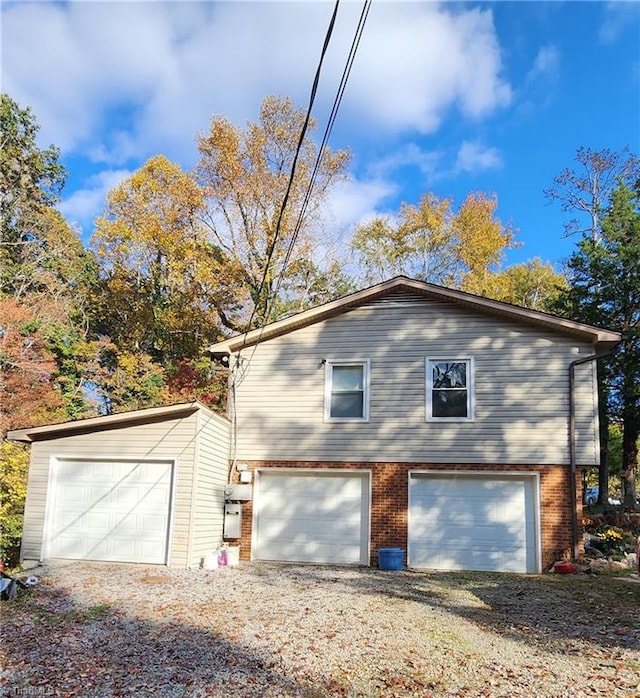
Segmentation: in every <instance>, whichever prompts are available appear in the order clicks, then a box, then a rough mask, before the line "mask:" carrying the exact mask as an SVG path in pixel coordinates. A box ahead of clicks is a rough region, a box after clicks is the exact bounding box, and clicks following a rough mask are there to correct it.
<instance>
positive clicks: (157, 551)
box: [46, 460, 173, 564]
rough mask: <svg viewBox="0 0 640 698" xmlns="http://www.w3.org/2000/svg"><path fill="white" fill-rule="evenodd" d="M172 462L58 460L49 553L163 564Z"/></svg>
mask: <svg viewBox="0 0 640 698" xmlns="http://www.w3.org/2000/svg"><path fill="white" fill-rule="evenodd" d="M172 468H173V465H172V463H171V462H159V461H153V462H152V461H145V462H132V461H87V460H84V461H79V460H58V461H57V462H56V463H55V466H54V469H53V476H52V483H51V487H52V497H51V513H50V515H49V530H48V536H47V539H48V547H47V553H46V554H47V557H50V558H67V559H76V560H108V561H112V562H143V563H157V564H164V563H166V561H167V542H168V532H169V512H170V504H171V476H172Z"/></svg>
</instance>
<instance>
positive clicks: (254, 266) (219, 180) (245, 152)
mask: <svg viewBox="0 0 640 698" xmlns="http://www.w3.org/2000/svg"><path fill="white" fill-rule="evenodd" d="M304 120H305V113H304V112H303V111H301V110H298V109H295V108H294V106H293V105H292V103H291V101H290V100H289V99H288V98H284V99H281V98H278V97H267V98H266V99H264V101H263V102H262V106H261V109H260V118H259V122H258V123H249V124H248V125H247V128H246V129H245V130H241V129H239V128H238V127H236V126H234V125H233V124H232V123H231V122H230V121H228V120H227V119H225V118H223V117H219V116H216V117H214V118H213V120H212V122H211V128H210V130H209V132H208V133H207V134H205V135H202V136H201V137H200V139H199V143H198V149H199V151H200V160H199V163H198V166H197V168H196V171H195V175H196V177H197V180H198V182H199V183H200V184H201V186H202V187H203V190H204V193H205V197H206V204H207V207H206V224H207V226H208V228H209V230H210V232H211V236H212V242H213V243H214V244H215V245H216V246H217V247H218V248H219V249H220V250H221V251H222V253H223V254H224V256H225V259H226V262H227V268H228V270H229V273H230V276H231V278H232V279H233V281H234V282H235V284H236V292H237V295H236V297H237V299H238V302H239V303H242V304H244V305H245V308H246V312H245V315H244V322H248V318H249V317H253V319H254V324H259V323H261V322H262V321H263V320H265V319H273V317H272V315H273V308H274V307H277V305H274V303H273V301H274V300H275V295H276V292H277V291H278V288H279V285H280V284H282V283H285V284H286V281H287V272H288V269H289V264H290V263H291V262H294V261H296V260H298V261H300V260H307V261H308V260H309V259H312V258H313V250H314V246H315V242H314V236H313V235H312V234H311V233H312V232H313V233H314V235H315V239H316V240H317V238H318V235H319V231H320V230H321V221H322V213H323V211H322V207H323V203H324V200H325V197H326V195H327V194H328V192H329V190H330V189H331V187H332V186H333V185H334V184H336V183H337V182H338V181H340V180H341V179H344V178H345V177H346V168H347V164H348V161H349V155H348V153H347V152H346V151H338V152H332V151H331V150H330V149H328V148H327V149H325V150H324V151H323V154H322V157H321V158H320V159H319V161H317V155H318V153H317V147H316V145H315V144H314V142H313V141H312V140H311V138H309V137H305V138H304V139H303V140H302V142H301V144H300V148H298V145H299V141H300V135H301V133H302V128H303V124H304ZM314 129H315V122H314V121H313V119H312V120H310V122H309V132H312V131H313V130H314ZM294 162H296V167H295V175H294V176H293V178H292V179H291V173H292V169H293V165H294ZM316 164H317V167H316ZM312 179H313V181H314V185H313V188H312V189H310V184H311V181H312ZM285 200H286V206H284V207H283V204H284V202H285ZM229 319H230V318H229ZM227 326H228V327H231V329H234V330H240V329H245V328H244V327H243V326H242V322H234V323H229V322H228V323H227Z"/></svg>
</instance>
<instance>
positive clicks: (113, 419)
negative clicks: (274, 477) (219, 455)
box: [7, 400, 228, 443]
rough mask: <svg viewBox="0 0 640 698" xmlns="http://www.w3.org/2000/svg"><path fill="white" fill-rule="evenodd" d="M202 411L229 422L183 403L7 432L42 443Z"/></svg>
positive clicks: (15, 437)
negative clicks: (62, 437)
mask: <svg viewBox="0 0 640 698" xmlns="http://www.w3.org/2000/svg"><path fill="white" fill-rule="evenodd" d="M198 410H203V411H204V412H206V413H208V414H209V415H210V416H213V417H217V418H219V419H222V420H224V421H228V420H227V418H226V417H223V416H222V415H219V414H217V413H216V412H214V411H213V410H211V409H209V407H207V406H206V405H204V404H202V403H201V402H199V401H198V400H192V401H191V402H183V403H179V404H177V405H165V406H164V407H147V408H145V409H141V410H132V411H130V412H119V413H118V414H109V415H103V416H101V417H89V418H88V419H77V420H75V421H73V422H61V423H58V424H45V425H43V426H40V427H28V428H26V429H13V430H12V431H8V432H7V439H8V440H9V441H23V442H25V443H31V442H32V441H41V440H44V439H55V438H57V437H59V436H70V435H71V434H81V433H86V432H89V431H101V430H106V429H118V428H120V427H124V426H132V425H134V424H148V423H150V422H159V421H163V420H165V419H175V418H180V417H187V416H189V415H190V414H193V413H194V412H197V411H198Z"/></svg>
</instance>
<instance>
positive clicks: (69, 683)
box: [0, 563, 640, 698]
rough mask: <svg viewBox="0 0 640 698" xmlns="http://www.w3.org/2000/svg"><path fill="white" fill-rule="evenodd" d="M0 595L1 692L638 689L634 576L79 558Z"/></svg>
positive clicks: (583, 693) (625, 693) (639, 638)
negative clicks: (177, 566) (3, 598)
mask: <svg viewBox="0 0 640 698" xmlns="http://www.w3.org/2000/svg"><path fill="white" fill-rule="evenodd" d="M35 573H36V575H37V576H38V578H39V583H38V584H37V585H36V586H35V587H34V588H32V589H30V590H21V591H20V592H19V595H18V598H17V599H15V600H13V601H10V602H3V603H2V606H1V608H0V610H1V611H2V620H1V623H2V649H1V652H2V656H1V659H2V673H1V675H0V676H1V681H2V683H1V688H2V692H3V695H5V696H64V697H65V698H67V697H68V698H75V697H77V698H109V697H111V696H113V697H120V696H136V697H143V698H144V697H146V696H161V697H162V698H165V697H167V698H175V697H180V698H189V697H191V698H206V697H208V696H220V697H224V698H227V697H231V698H233V697H235V696H243V697H244V696H259V697H260V698H271V697H275V696H300V697H302V698H328V697H330V696H354V697H355V696H361V697H363V698H368V697H380V698H387V697H394V696H420V697H421V698H445V697H447V698H448V697H457V698H462V697H467V698H480V697H488V698H502V697H504V698H507V697H509V698H516V697H517V696H526V697H527V698H531V697H532V696H536V697H538V696H541V697H543V698H544V697H547V698H561V697H563V698H583V697H584V698H587V697H588V698H593V697H594V696H603V697H605V696H606V697H607V698H618V697H619V698H622V697H629V696H640V584H639V583H638V580H637V577H636V578H635V579H634V578H632V577H627V578H624V579H620V578H614V577H610V576H604V575H603V576H595V575H587V574H580V575H553V574H546V575H506V574H489V573H487V574H484V573H469V572H460V573H435V572H434V573H429V572H412V571H402V572H383V571H380V570H375V569H369V568H357V569H354V568H346V567H324V566H303V565H276V564H260V563H243V564H241V565H240V566H239V567H233V568H231V567H229V568H222V569H218V570H213V571H204V570H192V571H180V570H169V569H166V568H162V567H152V566H142V565H107V564H87V563H78V564H72V565H66V566H63V567H56V568H49V569H40V570H36V571H35Z"/></svg>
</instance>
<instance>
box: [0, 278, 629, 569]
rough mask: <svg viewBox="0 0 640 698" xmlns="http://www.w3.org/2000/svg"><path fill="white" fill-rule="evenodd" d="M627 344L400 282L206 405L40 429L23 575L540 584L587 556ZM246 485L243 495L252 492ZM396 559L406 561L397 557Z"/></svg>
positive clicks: (252, 352) (237, 345) (255, 361)
mask: <svg viewBox="0 0 640 698" xmlns="http://www.w3.org/2000/svg"><path fill="white" fill-rule="evenodd" d="M619 341H620V335H619V334H618V333H616V332H612V331H609V330H605V329H602V328H598V327H593V326H590V325H585V324H582V323H577V322H572V321H570V320H565V319H561V318H558V317H555V316H552V315H548V314H545V313H541V312H536V311H531V310H526V309H523V308H520V307H516V306H513V305H509V304H506V303H500V302H497V301H492V300H488V299H486V298H481V297H478V296H474V295H471V294H467V293H463V292H460V291H455V290H451V289H446V288H443V287H440V286H434V285H431V284H427V283H423V282H418V281H415V280H412V279H408V278H405V277H397V278H394V279H391V280H390V281H387V282H384V283H381V284H378V285H376V286H373V287H371V288H368V289H364V290H362V291H359V292H357V293H353V294H351V295H348V296H345V297H343V298H340V299H338V300H336V301H332V302H330V303H326V304H324V305H322V306H319V307H317V308H314V309H312V310H308V311H305V312H302V313H298V314H296V315H294V316H292V317H289V318H286V319H283V320H280V321H278V322H274V323H272V324H270V325H267V326H266V327H263V328H261V329H259V330H255V331H252V332H249V333H247V334H244V335H239V336H236V337H232V338H230V339H228V340H226V341H224V342H220V343H218V344H215V345H213V346H211V347H209V352H210V354H211V356H212V359H213V360H217V361H222V363H223V364H224V365H228V366H229V394H228V400H227V403H228V415H227V417H222V416H220V415H217V414H215V413H213V412H212V411H211V410H209V409H208V408H206V407H205V406H204V405H202V404H200V403H198V402H190V403H185V404H182V405H172V406H167V407H160V408H152V409H146V410H137V411H134V412H128V413H124V414H118V415H110V416H105V417H97V418H94V419H87V420H81V421H77V422H70V423H67V424H57V425H48V426H41V427H35V428H31V429H19V430H14V431H12V432H9V434H8V435H7V436H8V438H10V439H14V440H18V441H24V442H27V443H30V444H31V463H30V471H29V482H28V491H27V499H26V510H25V521H24V536H23V544H22V558H23V561H24V562H25V563H26V564H27V565H28V564H29V563H33V562H37V561H41V560H48V559H53V558H63V559H88V560H111V561H122V562H144V563H149V564H160V565H171V566H174V567H187V568H188V567H196V566H198V565H200V564H201V562H202V560H203V559H204V558H205V557H206V556H207V555H208V554H209V553H211V552H212V551H214V550H216V549H217V548H218V547H219V545H220V544H221V542H222V540H223V539H226V540H227V542H228V543H230V544H233V545H240V550H241V553H240V555H241V559H243V560H255V561H260V560H265V561H285V562H286V561H289V562H308V563H320V564H322V563H339V564H353V565H376V564H378V556H379V553H378V551H379V549H381V548H395V549H400V550H401V551H402V556H403V562H404V563H405V564H407V565H408V566H410V567H414V568H429V569H433V568H435V569H468V570H497V571H508V572H540V571H542V570H543V569H547V568H548V567H549V566H550V565H551V564H552V563H553V562H554V561H556V560H557V559H559V558H563V557H572V556H574V554H575V553H576V552H578V551H579V548H580V543H581V535H580V534H581V530H580V519H581V516H580V514H581V501H580V497H579V496H578V494H577V493H578V492H579V491H580V480H581V470H582V469H583V468H586V467H593V466H596V465H597V464H598V460H599V442H598V400H597V382H596V365H595V359H596V358H597V356H598V355H601V354H602V353H604V352H608V351H610V350H611V349H612V348H613V347H615V345H616V344H617V343H618V342H619ZM232 484H233V485H234V487H232V486H231V485H232ZM396 554H397V553H396Z"/></svg>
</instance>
